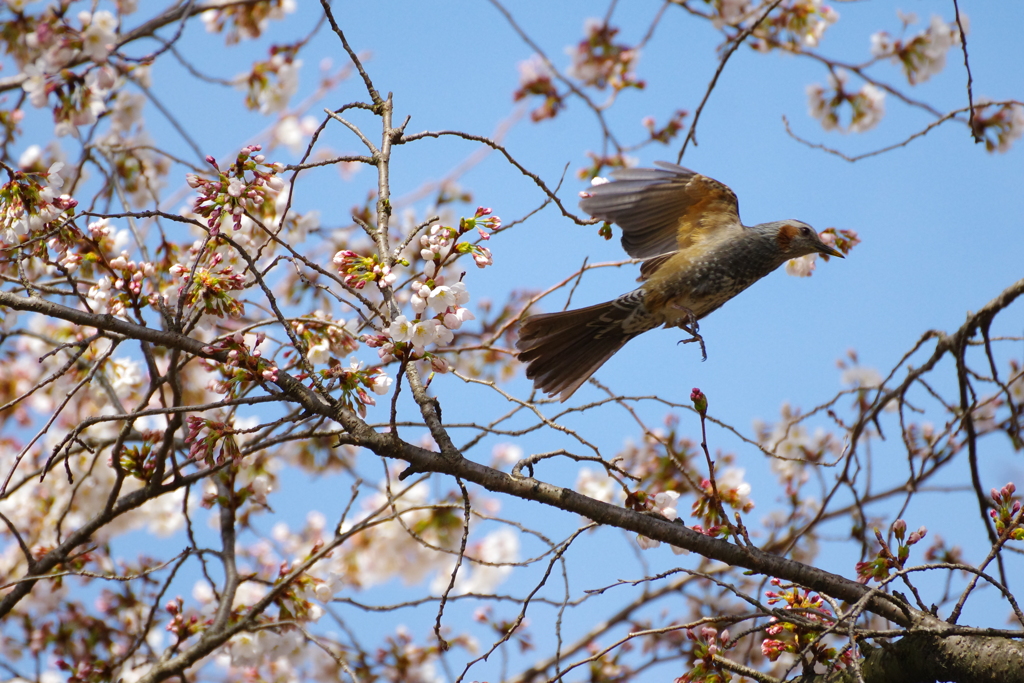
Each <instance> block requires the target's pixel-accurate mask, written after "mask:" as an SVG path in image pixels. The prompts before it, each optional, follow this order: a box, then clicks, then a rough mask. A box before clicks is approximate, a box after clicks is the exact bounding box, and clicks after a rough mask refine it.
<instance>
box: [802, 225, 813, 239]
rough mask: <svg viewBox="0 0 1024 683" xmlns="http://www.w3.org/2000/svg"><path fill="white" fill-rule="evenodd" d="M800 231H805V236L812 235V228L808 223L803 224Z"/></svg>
mask: <svg viewBox="0 0 1024 683" xmlns="http://www.w3.org/2000/svg"><path fill="white" fill-rule="evenodd" d="M800 232H801V233H803V236H804V237H810V236H811V229H810V228H808V227H807V226H806V225H805V226H803V227H802V228H800Z"/></svg>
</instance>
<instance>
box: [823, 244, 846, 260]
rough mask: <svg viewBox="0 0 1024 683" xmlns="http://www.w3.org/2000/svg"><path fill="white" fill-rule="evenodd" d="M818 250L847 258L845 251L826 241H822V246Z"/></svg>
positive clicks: (829, 254) (828, 254)
mask: <svg viewBox="0 0 1024 683" xmlns="http://www.w3.org/2000/svg"><path fill="white" fill-rule="evenodd" d="M818 251H819V252H821V253H822V254H825V255H827V256H835V257H836V258H846V257H845V256H843V252H841V251H839V250H838V249H833V248H832V247H830V246H828V245H827V244H824V243H822V245H821V247H819V248H818Z"/></svg>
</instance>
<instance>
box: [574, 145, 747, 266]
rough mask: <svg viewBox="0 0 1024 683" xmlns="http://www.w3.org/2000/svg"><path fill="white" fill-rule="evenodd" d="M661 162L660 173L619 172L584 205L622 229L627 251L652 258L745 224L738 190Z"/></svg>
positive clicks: (592, 191)
mask: <svg viewBox="0 0 1024 683" xmlns="http://www.w3.org/2000/svg"><path fill="white" fill-rule="evenodd" d="M656 163H657V165H658V166H659V168H657V169H654V168H630V169H622V170H620V171H616V172H615V173H614V174H612V176H613V178H614V179H615V180H614V181H613V182H610V183H606V184H604V185H595V186H594V187H592V188H591V189H590V190H588V192H587V195H588V196H586V197H585V198H584V199H583V200H582V201H581V202H580V207H581V208H582V209H583V210H584V211H586V212H587V213H589V214H590V215H591V216H593V217H595V218H599V219H602V220H606V221H610V222H613V223H616V224H617V225H618V226H619V227H621V228H622V247H623V249H625V250H626V253H628V254H629V255H630V256H632V257H634V258H645V259H649V258H652V257H655V256H661V255H662V254H668V253H671V252H674V251H676V250H679V249H688V248H689V247H691V246H693V244H695V243H697V242H699V241H701V239H703V237H705V236H706V235H707V234H709V233H711V232H714V231H716V230H717V229H719V228H721V227H723V226H734V227H739V226H740V219H739V205H738V202H737V201H736V195H735V194H734V193H733V192H732V190H730V189H729V188H728V187H726V186H725V185H723V184H722V183H720V182H718V181H716V180H712V179H711V178H708V177H707V176H703V175H700V174H699V173H695V172H693V171H691V170H690V169H687V168H683V167H682V166H676V165H674V164H666V163H664V162H656ZM641 276H643V274H641Z"/></svg>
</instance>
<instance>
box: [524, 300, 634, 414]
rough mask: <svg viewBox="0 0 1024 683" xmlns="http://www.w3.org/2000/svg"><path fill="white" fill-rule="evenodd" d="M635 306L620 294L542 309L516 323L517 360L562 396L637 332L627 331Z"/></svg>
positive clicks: (537, 383) (539, 382) (545, 388)
mask: <svg viewBox="0 0 1024 683" xmlns="http://www.w3.org/2000/svg"><path fill="white" fill-rule="evenodd" d="M632 312H633V307H632V306H623V305H622V302H621V301H620V300H615V301H608V302H606V303H603V304H598V305H596V306H590V307H588V308H581V309H578V310H575V311H564V312H561V313H543V314H541V315H533V316H530V317H529V318H526V319H525V320H523V322H522V323H521V324H520V327H519V341H518V342H517V343H516V346H517V347H518V348H519V360H521V361H523V362H525V363H526V364H527V366H526V376H527V378H529V379H532V380H533V381H534V385H535V386H536V387H537V388H538V389H540V390H541V391H543V392H545V393H547V394H548V395H552V396H553V395H555V394H560V396H559V399H560V400H562V401H565V400H566V399H568V398H569V397H570V396H572V395H573V393H574V392H575V391H576V390H577V389H579V387H580V385H582V384H583V383H584V382H585V381H587V378H589V377H590V376H591V375H592V374H594V373H595V372H596V371H597V369H598V368H599V367H601V366H602V365H604V363H605V361H607V360H608V359H609V358H611V357H612V356H613V355H615V352H616V351H618V350H619V349H621V348H622V347H623V346H624V345H625V343H626V342H628V341H629V340H630V339H632V338H633V337H635V336H636V334H637V332H635V331H630V332H626V331H625V326H624V325H623V323H624V321H626V319H627V318H628V317H629V316H630V314H631V313H632Z"/></svg>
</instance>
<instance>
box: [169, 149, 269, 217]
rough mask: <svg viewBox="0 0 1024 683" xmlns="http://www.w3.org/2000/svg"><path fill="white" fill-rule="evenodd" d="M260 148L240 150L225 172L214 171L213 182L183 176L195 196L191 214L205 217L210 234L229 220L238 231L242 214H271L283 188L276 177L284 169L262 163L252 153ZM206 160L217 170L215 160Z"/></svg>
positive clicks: (191, 176) (209, 157)
mask: <svg viewBox="0 0 1024 683" xmlns="http://www.w3.org/2000/svg"><path fill="white" fill-rule="evenodd" d="M261 149H262V147H261V146H260V145H249V146H247V147H243V148H242V150H241V151H240V152H239V153H238V156H237V157H236V158H235V162H234V163H233V164H232V165H231V166H230V167H229V168H228V169H227V170H225V171H219V170H218V177H217V179H216V180H212V179H207V178H202V177H200V176H198V175H196V174H195V173H189V174H188V175H187V176H186V180H187V182H188V185H189V187H191V188H193V189H195V190H197V191H198V194H199V196H198V197H196V199H195V201H194V203H193V211H194V212H195V213H196V214H198V215H199V216H202V217H204V218H206V225H207V226H208V227H209V228H210V234H211V235H217V234H219V232H220V225H221V221H222V219H224V220H227V219H229V218H230V220H231V222H232V224H233V228H234V229H235V230H240V229H241V228H242V217H243V215H244V214H245V212H246V211H249V212H251V213H256V214H259V215H264V214H269V215H273V213H274V206H273V205H274V202H273V199H274V197H275V196H276V195H277V194H278V193H279V192H280V191H281V190H283V189H284V187H285V184H284V181H283V180H281V179H280V178H279V177H278V176H277V174H279V173H281V172H282V171H283V170H284V166H283V165H281V164H278V163H274V164H266V163H264V162H265V161H266V159H265V158H264V156H263V155H262V154H256V152H259V151H260V150H261ZM206 161H207V162H208V163H209V164H210V165H211V166H213V167H214V168H215V169H217V160H216V159H214V158H213V157H212V156H208V157H206ZM247 174H248V175H247Z"/></svg>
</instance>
